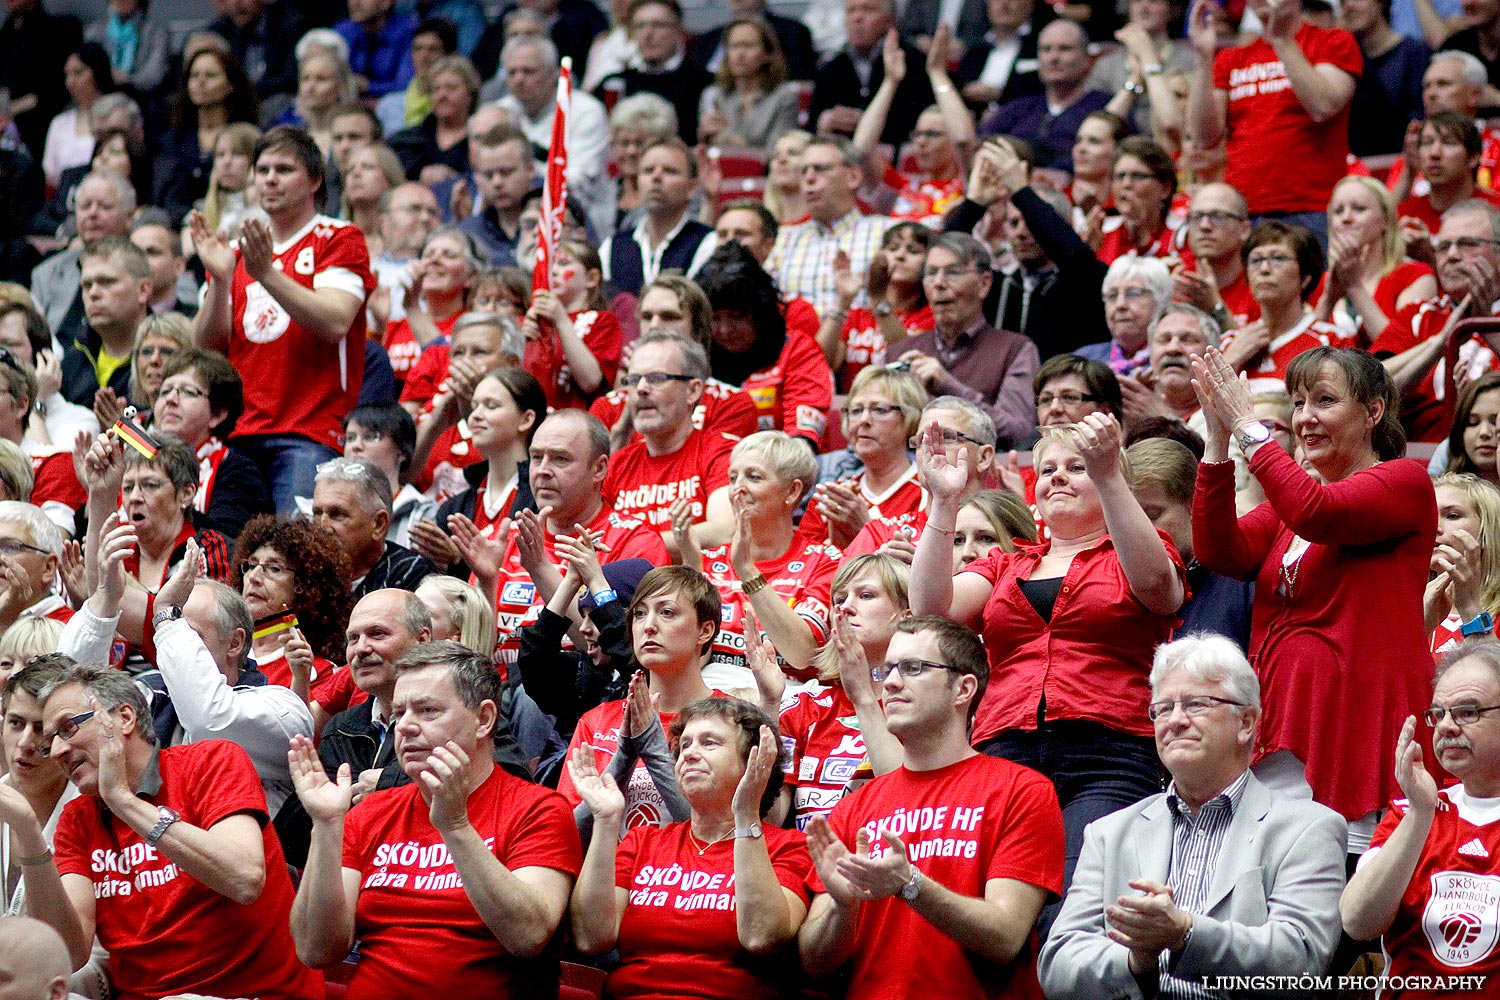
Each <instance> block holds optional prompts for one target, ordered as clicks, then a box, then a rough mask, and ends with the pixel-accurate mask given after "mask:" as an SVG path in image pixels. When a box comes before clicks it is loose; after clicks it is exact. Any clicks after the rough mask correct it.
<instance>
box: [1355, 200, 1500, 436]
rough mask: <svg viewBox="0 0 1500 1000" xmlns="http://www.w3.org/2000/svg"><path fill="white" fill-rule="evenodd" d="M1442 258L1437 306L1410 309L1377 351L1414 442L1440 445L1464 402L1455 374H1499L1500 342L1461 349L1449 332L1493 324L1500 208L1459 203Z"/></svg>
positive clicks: (1446, 227) (1470, 341)
mask: <svg viewBox="0 0 1500 1000" xmlns="http://www.w3.org/2000/svg"><path fill="white" fill-rule="evenodd" d="M1432 252H1433V254H1434V255H1435V256H1436V258H1437V279H1438V294H1437V297H1436V298H1431V299H1428V300H1427V301H1425V302H1418V303H1416V304H1414V305H1410V306H1407V307H1406V308H1405V309H1403V310H1401V311H1400V312H1399V313H1397V314H1396V316H1395V318H1394V319H1392V320H1391V322H1390V323H1388V324H1387V325H1386V328H1385V331H1384V332H1383V333H1382V334H1381V335H1380V336H1379V337H1377V338H1376V340H1375V343H1374V344H1373V345H1371V347H1370V350H1371V352H1372V353H1373V354H1374V355H1375V356H1376V357H1377V358H1380V359H1382V360H1383V361H1384V363H1385V367H1386V371H1388V372H1390V373H1391V378H1392V380H1393V381H1394V382H1395V383H1396V391H1397V392H1398V393H1400V395H1401V424H1402V426H1403V427H1404V428H1405V429H1406V439H1407V440H1408V441H1429V442H1436V441H1442V440H1443V439H1445V438H1446V437H1447V436H1448V429H1449V425H1450V424H1451V423H1452V422H1453V406H1454V401H1455V400H1456V399H1457V397H1458V388H1457V383H1456V382H1455V374H1456V372H1457V371H1459V370H1466V372H1467V374H1468V377H1469V378H1471V379H1472V378H1477V377H1478V376H1480V375H1482V374H1484V373H1485V372H1486V371H1494V370H1500V358H1497V352H1500V335H1497V334H1493V333H1491V334H1487V335H1485V336H1483V337H1481V336H1478V335H1476V336H1473V337H1469V338H1466V339H1465V340H1463V341H1462V342H1461V343H1454V338H1452V337H1451V336H1449V335H1448V333H1447V330H1448V327H1449V325H1450V324H1451V323H1452V322H1455V321H1456V320H1458V319H1461V318H1463V317H1466V316H1491V315H1494V314H1495V312H1496V309H1495V306H1496V300H1497V299H1500V208H1496V207H1495V206H1494V205H1491V204H1490V203H1488V202H1485V201H1478V200H1476V199H1470V200H1468V201H1461V202H1459V203H1458V204H1457V205H1454V206H1453V207H1452V208H1450V209H1448V211H1447V212H1445V213H1444V214H1443V224H1442V226H1441V228H1440V229H1439V230H1438V235H1437V236H1436V237H1434V238H1433V240H1432Z"/></svg>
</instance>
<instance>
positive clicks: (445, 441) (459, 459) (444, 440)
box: [415, 420, 484, 503]
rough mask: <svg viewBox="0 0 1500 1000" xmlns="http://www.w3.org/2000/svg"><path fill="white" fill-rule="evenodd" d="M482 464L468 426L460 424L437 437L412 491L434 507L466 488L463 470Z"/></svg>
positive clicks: (463, 423)
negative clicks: (425, 496)
mask: <svg viewBox="0 0 1500 1000" xmlns="http://www.w3.org/2000/svg"><path fill="white" fill-rule="evenodd" d="M483 461H484V456H483V455H481V454H480V453H479V449H478V448H476V447H474V435H473V434H472V433H471V432H470V431H469V422H468V421H467V420H460V421H459V422H458V423H456V424H454V425H453V426H452V427H449V428H448V429H447V430H445V431H443V433H441V434H439V435H438V436H437V440H436V441H434V442H433V443H432V452H431V453H430V454H429V455H428V456H427V465H426V466H424V467H423V469H422V474H421V475H420V476H418V477H417V479H416V483H415V485H416V487H417V489H419V490H422V491H423V492H424V493H426V494H427V495H428V496H430V497H431V498H432V499H433V500H435V501H437V502H438V503H442V502H443V501H444V500H446V499H448V498H449V497H451V496H455V495H457V494H459V493H462V492H463V491H464V490H466V489H468V488H469V482H468V480H466V479H465V478H464V470H465V469H467V468H468V467H469V466H471V465H478V464H479V463H480V462H483Z"/></svg>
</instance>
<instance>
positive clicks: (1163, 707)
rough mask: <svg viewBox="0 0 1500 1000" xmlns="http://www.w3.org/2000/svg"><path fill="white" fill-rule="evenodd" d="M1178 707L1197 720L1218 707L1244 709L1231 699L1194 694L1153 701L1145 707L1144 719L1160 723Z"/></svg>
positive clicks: (1242, 704) (1240, 703)
mask: <svg viewBox="0 0 1500 1000" xmlns="http://www.w3.org/2000/svg"><path fill="white" fill-rule="evenodd" d="M1178 705H1181V706H1182V710H1183V711H1184V712H1186V713H1187V714H1188V715H1189V716H1190V717H1192V718H1197V717H1198V716H1200V715H1203V714H1205V713H1207V712H1212V711H1213V710H1214V709H1215V708H1217V707H1218V706H1220V705H1233V706H1234V707H1235V708H1244V707H1245V703H1244V702H1240V701H1235V700H1234V699H1233V698H1215V697H1214V696H1213V695H1210V694H1194V695H1189V696H1188V697H1186V698H1174V699H1172V700H1171V701H1165V700H1163V701H1153V702H1152V703H1151V704H1149V705H1147V706H1146V718H1148V719H1150V720H1151V721H1152V722H1160V721H1162V720H1163V719H1166V718H1167V717H1169V716H1170V715H1171V714H1172V712H1173V711H1174V710H1175V709H1176V708H1177V706H1178Z"/></svg>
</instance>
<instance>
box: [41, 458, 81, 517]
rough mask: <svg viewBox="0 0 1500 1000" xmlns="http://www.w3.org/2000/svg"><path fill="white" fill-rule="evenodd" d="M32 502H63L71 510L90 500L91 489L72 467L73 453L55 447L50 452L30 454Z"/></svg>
mask: <svg viewBox="0 0 1500 1000" xmlns="http://www.w3.org/2000/svg"><path fill="white" fill-rule="evenodd" d="M31 476H32V486H31V502H32V503H34V504H36V506H38V507H40V506H41V505H42V504H44V503H48V502H52V503H60V504H63V505H64V506H66V507H68V508H69V509H70V510H75V511H76V510H77V509H78V508H80V507H82V506H83V505H84V504H85V503H88V499H89V494H88V490H85V489H84V488H83V484H81V483H80V482H79V481H78V473H76V472H74V471H73V453H72V452H69V451H55V452H53V453H52V454H50V455H32V456H31Z"/></svg>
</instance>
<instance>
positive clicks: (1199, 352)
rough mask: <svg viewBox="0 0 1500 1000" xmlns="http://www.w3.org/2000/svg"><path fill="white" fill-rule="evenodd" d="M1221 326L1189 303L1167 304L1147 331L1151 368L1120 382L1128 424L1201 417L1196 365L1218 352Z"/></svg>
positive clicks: (1147, 347)
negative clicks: (1212, 350)
mask: <svg viewBox="0 0 1500 1000" xmlns="http://www.w3.org/2000/svg"><path fill="white" fill-rule="evenodd" d="M1219 332H1220V331H1219V324H1218V323H1217V322H1215V320H1214V318H1213V317H1212V316H1210V315H1209V314H1208V313H1206V312H1204V311H1203V310H1202V309H1199V308H1198V307H1197V306H1190V305H1188V304H1187V303H1185V302H1168V303H1167V304H1166V306H1165V307H1164V308H1163V309H1162V310H1161V311H1160V312H1159V313H1157V314H1156V318H1155V319H1154V320H1152V321H1151V326H1150V327H1149V328H1147V331H1146V349H1147V350H1148V351H1150V352H1151V355H1150V357H1151V362H1150V364H1149V365H1148V366H1147V367H1146V368H1145V369H1143V370H1142V371H1140V372H1138V373H1136V374H1135V375H1127V376H1125V377H1124V378H1122V379H1120V395H1121V398H1122V402H1123V403H1124V405H1125V422H1126V424H1127V425H1133V424H1137V423H1139V422H1140V421H1142V420H1145V419H1147V418H1148V417H1170V418H1173V419H1175V420H1182V421H1187V420H1189V418H1191V417H1192V416H1193V414H1195V413H1197V412H1198V394H1197V393H1195V392H1194V391H1193V370H1192V359H1193V358H1201V357H1202V356H1203V352H1204V351H1206V350H1207V349H1208V348H1210V347H1218V346H1219Z"/></svg>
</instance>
